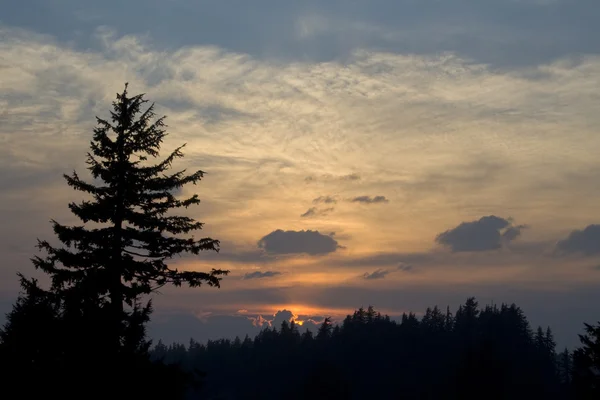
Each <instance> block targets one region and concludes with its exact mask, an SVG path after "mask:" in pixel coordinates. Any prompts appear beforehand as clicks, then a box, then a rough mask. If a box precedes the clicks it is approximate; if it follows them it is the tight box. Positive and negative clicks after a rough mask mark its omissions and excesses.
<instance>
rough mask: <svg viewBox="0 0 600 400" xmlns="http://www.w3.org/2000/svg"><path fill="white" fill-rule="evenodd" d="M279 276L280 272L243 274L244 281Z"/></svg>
mask: <svg viewBox="0 0 600 400" xmlns="http://www.w3.org/2000/svg"><path fill="white" fill-rule="evenodd" d="M278 275H281V272H278V271H264V272H262V271H254V272H248V273H247V274H244V279H264V278H273V277H275V276H278Z"/></svg>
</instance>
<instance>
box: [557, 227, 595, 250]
mask: <svg viewBox="0 0 600 400" xmlns="http://www.w3.org/2000/svg"><path fill="white" fill-rule="evenodd" d="M556 251H557V253H558V254H577V253H578V254H583V255H584V256H595V255H599V254H600V225H597V224H592V225H588V226H586V227H585V228H584V229H583V230H574V231H572V232H571V233H570V234H569V235H568V236H567V237H566V238H564V239H562V240H560V241H558V242H557V243H556Z"/></svg>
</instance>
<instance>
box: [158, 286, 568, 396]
mask: <svg viewBox="0 0 600 400" xmlns="http://www.w3.org/2000/svg"><path fill="white" fill-rule="evenodd" d="M552 336H553V335H552V331H551V330H549V329H539V330H536V331H534V330H532V329H531V327H530V325H529V322H528V321H527V318H526V317H525V314H524V313H523V311H522V310H521V309H520V308H519V307H517V306H516V305H501V306H486V307H483V308H480V307H479V306H478V304H477V302H476V301H475V299H473V298H470V299H468V300H467V302H466V303H465V304H464V305H462V306H461V307H460V308H459V310H458V311H456V313H455V314H454V315H453V314H452V313H451V312H450V311H449V310H445V311H442V310H440V309H439V308H437V307H434V308H430V309H427V310H426V312H425V313H424V315H423V316H422V317H421V318H417V317H416V316H415V315H414V314H406V315H404V316H403V317H402V318H401V321H398V322H397V321H394V320H391V319H390V318H389V317H387V316H383V315H381V314H379V313H377V312H376V311H375V310H374V309H373V308H372V307H369V308H367V309H362V308H361V309H358V310H357V311H355V312H354V313H353V315H349V316H347V317H346V318H345V319H344V320H343V321H341V323H340V324H339V325H337V326H336V327H335V328H333V329H332V327H331V325H330V321H329V320H326V321H324V323H323V326H322V327H321V329H320V330H319V334H318V335H314V336H313V335H311V334H306V333H303V332H301V327H299V326H297V325H295V324H292V325H290V324H287V322H286V323H284V324H283V325H282V326H281V327H273V328H271V327H266V328H265V329H263V330H262V331H261V332H260V334H258V335H257V336H256V337H255V338H254V339H253V340H252V339H250V338H246V339H245V340H237V339H236V340H234V341H230V340H216V341H209V342H208V343H207V344H199V343H196V342H194V341H192V342H191V343H190V344H189V346H185V345H177V344H174V345H171V346H169V347H166V346H164V345H163V344H162V343H161V344H159V345H158V346H156V347H155V348H154V349H153V350H152V353H153V355H154V356H156V357H162V358H164V359H165V360H166V361H167V362H181V363H183V365H185V366H187V367H188V368H194V367H195V368H200V369H202V370H205V371H207V379H206V386H205V387H204V388H203V389H202V390H201V391H199V392H198V393H197V394H196V397H194V396H190V397H189V398H190V399H192V398H198V399H202V398H219V399H267V400H268V399H283V398H285V399H365V398H366V399H432V400H433V399H436V400H437V399H457V400H459V399H506V400H508V399H511V400H512V399H527V400H530V399H567V398H572V397H569V396H570V394H569V392H568V385H567V384H566V383H564V382H562V381H561V379H560V375H559V369H558V357H557V355H556V352H555V348H554V347H555V345H554V340H553V337H552ZM204 396H205V397H204Z"/></svg>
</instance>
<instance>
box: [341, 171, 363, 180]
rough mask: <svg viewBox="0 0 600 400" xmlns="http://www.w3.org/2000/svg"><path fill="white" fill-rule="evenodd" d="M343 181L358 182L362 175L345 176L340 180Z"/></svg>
mask: <svg viewBox="0 0 600 400" xmlns="http://www.w3.org/2000/svg"><path fill="white" fill-rule="evenodd" d="M340 179H341V180H343V181H358V180H360V175H358V174H356V173H354V174H348V175H344V176H342V177H341V178H340Z"/></svg>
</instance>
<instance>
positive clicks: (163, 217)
mask: <svg viewBox="0 0 600 400" xmlns="http://www.w3.org/2000/svg"><path fill="white" fill-rule="evenodd" d="M127 87H128V85H127V84H125V89H124V90H123V92H122V93H120V94H117V98H116V100H115V101H114V102H113V110H112V111H111V113H110V115H111V118H110V120H106V119H101V118H98V117H96V120H97V127H96V128H95V129H94V135H93V139H92V141H91V152H88V153H87V164H88V169H89V170H90V172H91V176H92V177H93V179H94V180H93V181H91V182H87V181H85V180H83V179H82V178H80V177H79V175H78V174H77V173H76V172H73V173H72V174H71V175H64V178H65V179H66V181H67V184H68V185H69V186H70V187H72V188H73V189H74V190H77V191H81V192H84V193H87V194H88V195H89V196H90V199H88V200H84V201H81V202H79V203H75V202H72V203H70V204H69V208H70V210H71V212H72V213H73V214H74V215H75V216H77V217H78V218H79V219H80V220H81V221H82V222H83V224H82V225H77V226H66V225H62V224H60V223H59V222H57V221H55V220H52V221H51V222H52V226H53V229H54V233H55V234H56V235H57V237H58V239H59V240H60V242H62V244H63V245H62V246H61V247H55V246H53V245H51V244H50V243H49V242H48V241H45V240H44V241H41V240H38V248H39V249H40V250H43V251H45V252H46V253H47V255H46V256H45V257H39V256H36V257H34V258H33V259H32V261H33V263H34V266H35V267H36V268H38V269H41V270H42V271H44V272H45V273H47V274H49V275H50V276H51V278H52V289H51V290H52V291H54V292H56V293H59V294H60V295H61V296H62V297H63V298H66V297H68V296H74V297H75V298H88V299H91V301H92V302H95V303H96V304H95V305H96V306H97V307H98V308H102V309H106V310H108V311H107V312H106V313H105V314H106V315H107V318H108V319H110V320H111V321H110V324H109V325H110V326H112V327H113V329H114V330H113V331H111V335H110V339H111V340H112V343H113V346H116V347H117V348H119V347H120V346H123V345H124V339H123V338H124V335H125V334H126V330H127V329H128V328H127V327H128V319H132V320H133V319H135V318H137V319H138V321H139V322H145V321H146V320H147V318H146V317H143V315H144V314H146V315H147V314H148V313H149V312H150V309H149V307H147V308H144V309H141V308H140V306H139V299H140V297H141V296H143V295H148V294H150V293H153V292H155V291H156V290H157V289H158V288H160V287H162V286H164V285H166V284H173V285H175V286H181V285H182V284H187V285H189V286H190V287H198V286H200V285H201V284H207V285H209V286H214V287H219V286H220V280H221V276H222V275H226V274H227V272H228V271H224V270H218V269H212V270H211V271H210V272H190V271H179V270H177V269H173V268H171V267H169V265H168V264H167V261H168V260H169V259H171V258H172V257H174V256H176V255H180V254H181V253H191V254H195V255H197V254H199V253H200V252H201V251H218V250H219V241H218V240H214V239H212V238H201V239H195V238H194V237H193V236H192V237H184V236H185V235H187V234H189V233H191V232H193V231H197V230H200V229H202V226H203V223H201V222H198V221H195V220H194V219H192V218H190V217H187V216H181V215H171V214H170V213H171V212H173V211H174V210H176V209H181V208H188V207H189V206H192V205H196V204H198V203H199V202H200V200H199V198H198V196H197V195H195V194H194V195H193V196H191V197H188V198H184V199H179V198H177V197H176V196H175V194H174V192H175V191H177V190H179V189H180V188H182V187H183V186H184V185H186V184H188V183H191V184H194V185H195V184H196V183H197V182H198V181H200V180H201V178H202V177H203V175H204V172H203V171H196V172H194V173H191V174H186V170H181V171H177V172H171V173H169V172H168V171H169V170H170V168H171V167H172V164H173V162H174V161H175V160H176V159H178V158H181V157H182V156H183V153H182V151H181V150H182V148H183V146H181V147H178V148H176V149H175V150H174V151H173V152H171V154H170V155H168V156H167V157H166V158H165V159H163V160H162V161H158V162H157V163H155V164H152V163H151V162H150V161H149V159H156V158H157V157H159V150H160V147H161V144H162V142H163V139H164V138H165V137H166V136H167V133H166V131H165V129H164V128H165V126H166V125H165V123H164V120H165V117H161V118H157V119H156V118H155V113H154V104H151V105H149V107H147V108H146V109H145V110H142V107H143V106H144V105H145V104H146V103H147V102H148V101H147V100H145V99H144V94H139V95H135V96H131V97H130V96H129V95H128V92H127ZM125 305H127V306H129V307H130V310H132V311H130V312H126V311H125ZM140 313H141V314H140ZM140 315H142V317H141V318H140ZM129 322H131V321H129ZM130 325H131V324H130ZM129 329H130V330H131V329H132V327H131V326H130V328H129Z"/></svg>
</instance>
